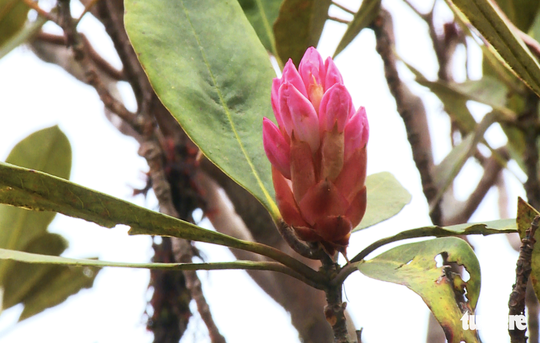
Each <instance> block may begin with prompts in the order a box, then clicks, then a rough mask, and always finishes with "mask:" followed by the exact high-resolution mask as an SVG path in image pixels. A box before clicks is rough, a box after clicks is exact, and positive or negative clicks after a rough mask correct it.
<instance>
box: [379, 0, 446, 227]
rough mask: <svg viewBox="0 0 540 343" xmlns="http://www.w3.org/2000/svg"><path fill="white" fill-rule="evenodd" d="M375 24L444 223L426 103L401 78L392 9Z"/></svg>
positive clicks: (416, 155) (425, 181)
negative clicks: (396, 54)
mask: <svg viewBox="0 0 540 343" xmlns="http://www.w3.org/2000/svg"><path fill="white" fill-rule="evenodd" d="M372 28H373V30H374V32H375V37H376V39H377V46H376V49H377V52H378V53H379V55H380V56H381V58H382V61H383V64H384V72H385V76H386V81H387V83H388V88H389V89H390V93H392V95H393V96H394V98H395V100H396V105H397V111H398V113H399V114H400V115H401V118H402V119H403V122H404V124H405V129H406V130H407V139H408V140H409V143H410V144H411V148H412V153H413V159H414V162H415V164H416V167H417V169H418V171H419V172H420V177H421V180H422V189H423V191H424V195H425V196H426V198H427V200H428V202H429V203H430V205H431V207H432V208H433V210H432V211H431V213H430V216H431V220H432V221H433V223H434V224H440V223H441V208H440V201H439V202H438V203H437V204H431V202H432V201H433V200H434V199H435V197H436V196H437V189H436V187H435V185H434V183H433V178H432V175H431V170H432V168H433V153H432V150H431V137H430V136H429V127H428V123H427V116H426V110H425V107H424V104H423V103H422V100H421V99H420V98H419V97H418V96H416V95H414V94H413V93H412V92H411V91H410V90H409V88H408V87H407V86H406V85H405V84H404V83H403V82H401V79H400V78H399V74H398V71H397V68H396V58H395V55H394V50H395V44H394V28H393V24H392V17H391V16H390V13H389V12H388V11H386V10H384V9H382V10H381V14H380V16H379V17H378V18H377V19H376V20H375V21H374V24H373V25H372Z"/></svg>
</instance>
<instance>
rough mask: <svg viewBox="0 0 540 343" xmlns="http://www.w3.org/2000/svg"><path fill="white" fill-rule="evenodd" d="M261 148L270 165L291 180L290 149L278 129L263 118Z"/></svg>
mask: <svg viewBox="0 0 540 343" xmlns="http://www.w3.org/2000/svg"><path fill="white" fill-rule="evenodd" d="M263 146H264V151H265V152H266V156H268V159H269V160H270V163H272V165H273V166H274V167H276V168H277V169H278V170H279V171H280V173H281V174H283V176H285V177H286V178H288V179H290V178H291V164H290V157H291V156H290V147H289V144H287V141H286V140H285V138H283V135H282V134H281V131H280V130H279V128H278V127H277V126H276V125H275V124H274V123H273V122H272V121H271V120H270V119H268V118H263Z"/></svg>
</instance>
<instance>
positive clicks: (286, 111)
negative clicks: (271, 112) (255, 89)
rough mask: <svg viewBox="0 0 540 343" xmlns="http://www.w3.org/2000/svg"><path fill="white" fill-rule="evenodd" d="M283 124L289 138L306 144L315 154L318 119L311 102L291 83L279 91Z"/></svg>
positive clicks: (317, 143)
mask: <svg viewBox="0 0 540 343" xmlns="http://www.w3.org/2000/svg"><path fill="white" fill-rule="evenodd" d="M279 98H280V109H281V114H282V119H283V123H284V124H285V129H286V131H287V134H288V135H289V137H292V133H293V131H294V135H295V137H296V139H298V140H301V141H303V142H306V143H308V144H309V146H310V147H311V152H312V153H315V152H316V151H317V149H318V148H319V145H320V138H319V118H318V117H317V113H316V112H315V109H314V108H313V105H312V104H311V102H309V100H308V99H306V97H305V96H303V95H302V93H300V92H299V91H298V90H297V89H296V88H295V87H294V86H293V85H292V84H291V83H289V82H284V83H283V85H282V86H281V88H280V91H279Z"/></svg>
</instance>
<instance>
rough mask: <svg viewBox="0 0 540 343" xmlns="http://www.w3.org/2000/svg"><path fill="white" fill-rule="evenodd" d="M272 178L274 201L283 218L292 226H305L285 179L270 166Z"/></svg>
mask: <svg viewBox="0 0 540 343" xmlns="http://www.w3.org/2000/svg"><path fill="white" fill-rule="evenodd" d="M272 180H273V181H274V190H275V191H276V202H277V205H278V208H279V212H280V213H281V216H282V217H283V220H284V221H285V222H286V223H287V224H289V225H290V226H293V227H296V226H298V227H302V226H307V223H306V222H305V220H304V219H303V218H302V215H301V214H300V211H299V209H298V206H297V205H296V202H295V201H294V197H293V194H292V191H291V187H290V186H289V183H288V182H287V179H285V177H283V175H281V173H280V172H279V171H278V170H277V169H276V168H274V166H272Z"/></svg>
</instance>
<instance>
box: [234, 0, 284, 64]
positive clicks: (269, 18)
mask: <svg viewBox="0 0 540 343" xmlns="http://www.w3.org/2000/svg"><path fill="white" fill-rule="evenodd" d="M238 2H239V3H240V6H242V9H243V10H244V13H245V15H246V17H247V18H248V20H249V22H250V23H251V25H252V26H253V28H254V29H255V32H257V35H258V36H259V39H260V40H261V43H262V44H263V45H264V47H265V48H266V50H268V51H270V52H272V54H274V55H275V56H276V57H277V52H276V41H275V38H274V31H273V29H272V28H273V26H274V22H275V21H276V19H277V17H278V13H279V7H280V6H281V3H282V2H283V0H238Z"/></svg>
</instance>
